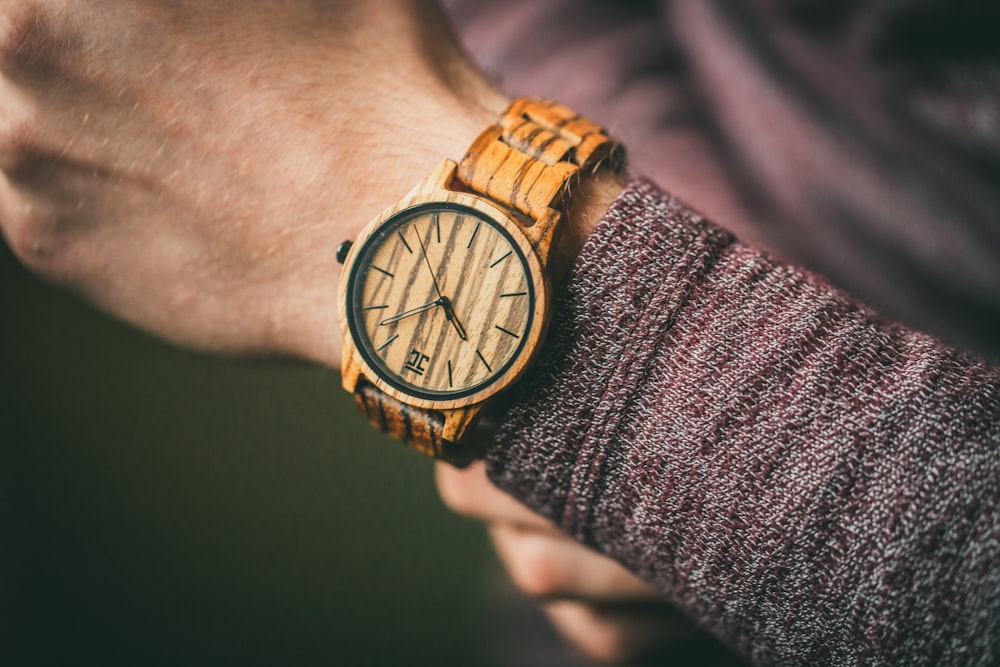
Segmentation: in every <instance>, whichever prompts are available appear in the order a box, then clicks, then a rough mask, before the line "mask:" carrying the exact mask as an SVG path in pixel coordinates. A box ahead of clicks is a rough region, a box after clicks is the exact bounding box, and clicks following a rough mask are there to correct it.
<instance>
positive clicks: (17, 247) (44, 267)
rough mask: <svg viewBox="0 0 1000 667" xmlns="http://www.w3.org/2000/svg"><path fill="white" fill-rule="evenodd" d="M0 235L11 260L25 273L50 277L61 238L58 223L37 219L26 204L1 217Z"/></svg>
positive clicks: (55, 264) (33, 210) (31, 208)
mask: <svg viewBox="0 0 1000 667" xmlns="http://www.w3.org/2000/svg"><path fill="white" fill-rule="evenodd" d="M3 229H4V235H5V236H6V237H7V243H8V245H9V246H10V249H11V252H13V253H14V256H15V257H17V259H18V260H19V261H20V262H21V263H22V264H24V265H25V266H26V267H28V268H29V269H31V270H33V271H36V272H38V273H43V274H49V275H54V274H55V273H56V269H57V267H58V264H57V262H58V258H59V256H60V255H61V252H60V249H61V248H62V246H63V245H64V242H65V234H64V233H63V230H62V229H61V226H60V225H59V224H58V221H56V220H54V219H51V218H47V217H46V216H42V215H39V214H38V213H37V212H36V210H35V209H34V208H33V207H32V206H31V205H28V204H22V205H19V206H18V207H17V208H16V209H15V210H14V211H12V212H11V211H8V212H7V214H6V215H5V216H4V225H3Z"/></svg>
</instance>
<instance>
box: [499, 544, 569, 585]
mask: <svg viewBox="0 0 1000 667" xmlns="http://www.w3.org/2000/svg"><path fill="white" fill-rule="evenodd" d="M506 552H507V554H506V556H507V557H506V558H505V564H506V565H507V571H508V573H509V574H510V578H511V581H513V582H514V585H515V586H516V587H517V588H518V589H519V590H520V591H521V592H522V593H524V594H525V595H529V596H531V597H539V598H546V597H553V596H557V595H560V594H562V593H564V592H565V588H566V572H565V569H564V568H563V564H562V562H561V559H560V558H559V557H558V553H557V551H556V549H554V548H553V546H552V545H549V544H547V543H546V542H545V541H544V540H516V538H515V541H514V542H513V543H512V544H510V545H509V548H508V549H507V550H506Z"/></svg>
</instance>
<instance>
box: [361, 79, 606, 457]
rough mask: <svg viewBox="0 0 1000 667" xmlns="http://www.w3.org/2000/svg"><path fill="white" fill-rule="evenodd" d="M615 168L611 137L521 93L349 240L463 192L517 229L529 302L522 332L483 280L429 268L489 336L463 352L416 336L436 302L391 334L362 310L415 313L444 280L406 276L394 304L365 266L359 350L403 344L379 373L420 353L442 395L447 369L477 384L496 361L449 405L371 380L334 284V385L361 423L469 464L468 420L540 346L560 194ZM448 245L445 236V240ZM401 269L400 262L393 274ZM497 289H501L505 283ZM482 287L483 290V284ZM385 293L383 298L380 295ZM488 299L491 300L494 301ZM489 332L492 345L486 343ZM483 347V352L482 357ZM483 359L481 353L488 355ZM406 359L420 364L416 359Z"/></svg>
mask: <svg viewBox="0 0 1000 667" xmlns="http://www.w3.org/2000/svg"><path fill="white" fill-rule="evenodd" d="M621 162H622V149H621V146H620V144H618V142H616V141H615V140H613V139H612V138H610V137H609V136H608V135H607V133H606V132H605V131H604V130H603V128H601V127H600V126H599V125H597V124H596V123H593V122H591V121H589V120H588V119H586V118H583V117H582V116H580V115H579V114H577V113H575V112H574V111H573V110H572V109H569V108H568V107H565V106H563V105H560V104H557V103H554V102H550V101H546V100H536V99H532V98H520V99H517V100H515V101H514V102H513V103H512V104H511V106H510V107H509V108H508V109H507V111H506V112H505V113H504V114H503V115H502V116H501V118H500V119H499V121H498V122H497V124H496V125H493V126H491V127H488V128H486V130H484V131H483V132H482V133H481V134H480V135H479V137H477V138H476V140H475V141H474V142H473V144H472V146H470V148H469V151H468V152H467V153H466V155H465V156H464V157H463V159H462V160H461V161H460V162H459V163H458V164H457V165H456V164H455V163H452V162H448V161H446V162H445V163H444V164H443V165H442V167H440V168H439V169H438V170H436V171H435V172H434V173H433V174H431V175H430V176H429V177H428V179H427V180H425V182H424V183H422V184H420V185H418V186H417V187H416V188H415V189H414V191H413V192H412V193H411V197H410V198H408V199H407V200H404V202H401V203H400V204H399V205H397V206H395V207H393V208H392V209H390V210H389V211H386V212H384V213H383V214H382V215H381V216H380V217H379V218H378V219H376V220H375V221H373V222H372V223H371V224H370V225H369V226H368V227H367V228H366V230H365V231H364V232H363V233H362V238H361V239H359V244H361V243H363V242H364V241H366V240H367V239H368V238H370V237H371V236H372V234H374V233H376V231H377V230H378V229H379V227H380V225H383V224H386V223H387V221H389V220H391V218H392V216H393V215H395V214H397V213H398V212H399V211H402V210H405V208H406V207H407V206H414V205H417V204H419V203H420V202H423V201H434V200H435V198H438V199H439V200H440V199H444V200H452V201H455V200H456V199H461V198H462V195H461V194H460V193H463V192H469V193H471V194H472V195H476V196H480V197H486V198H487V199H485V200H484V199H476V197H471V198H468V199H464V200H463V201H467V202H469V203H470V205H472V206H474V207H475V208H477V209H479V210H482V211H483V212H484V213H486V214H487V215H488V216H490V218H491V219H494V220H497V221H498V223H499V224H500V225H501V226H503V227H504V228H507V229H508V230H511V228H516V229H514V230H511V231H512V234H514V235H515V237H516V238H517V246H518V247H519V248H520V249H521V251H522V252H524V253H525V257H526V259H527V269H528V273H527V275H526V278H525V280H526V281H527V282H526V283H525V284H529V285H531V286H532V288H533V289H534V291H535V299H534V303H533V304H532V305H531V307H530V315H531V318H532V319H531V324H530V325H526V324H525V322H524V319H523V317H524V311H518V310H517V308H515V307H513V306H512V307H511V308H510V309H509V312H508V313H507V314H506V315H503V316H500V317H499V318H498V317H497V315H496V313H495V312H488V311H489V310H490V309H491V308H492V309H493V310H496V306H495V302H496V301H497V299H496V298H493V299H492V300H490V299H481V300H479V301H477V300H476V297H477V296H478V295H479V294H480V292H481V291H484V287H483V280H484V278H482V275H484V274H482V273H479V274H476V273H463V272H462V271H459V272H457V273H456V274H454V275H456V276H457V277H456V278H455V279H452V278H450V275H451V273H450V272H448V271H443V270H442V271H440V273H442V274H448V275H449V277H447V278H445V280H446V281H456V282H455V284H456V285H457V281H462V280H466V281H469V282H470V283H471V284H472V285H473V286H472V287H470V288H469V289H468V291H467V294H469V295H472V299H471V301H470V300H466V301H462V300H461V299H458V300H457V302H456V306H457V307H456V312H457V313H458V314H459V318H460V319H461V318H462V317H463V316H464V318H466V319H468V320H469V321H470V322H475V323H476V324H475V327H477V329H476V333H477V335H479V336H480V337H482V339H483V340H490V344H489V345H488V346H486V345H484V346H471V347H468V348H467V349H465V350H464V351H463V350H460V349H459V345H458V343H455V342H454V340H455V338H454V337H451V340H452V342H450V343H449V342H448V341H449V336H448V335H447V334H448V332H447V330H445V331H444V332H443V333H444V334H445V335H442V336H438V337H437V338H434V336H432V335H425V334H427V333H428V332H427V331H426V330H427V328H428V327H429V326H430V327H434V326H440V325H441V322H440V319H441V318H440V317H439V315H440V313H439V312H437V310H438V308H436V307H432V308H428V309H427V310H420V311H419V312H417V313H415V314H414V315H412V316H407V317H406V318H404V319H405V320H412V321H407V322H406V326H403V322H404V320H403V319H401V320H398V321H395V322H392V323H391V325H393V326H395V327H396V328H395V329H394V330H393V331H390V330H389V329H388V328H387V327H388V326H389V325H386V324H382V323H381V322H382V321H384V320H385V319H386V318H385V317H383V316H381V315H378V314H373V313H381V312H382V311H386V312H393V313H396V314H397V315H398V314H405V313H407V312H408V311H409V310H412V309H417V310H419V309H420V308H421V307H423V306H425V305H427V304H429V303H431V302H433V301H434V298H435V296H434V295H435V294H438V292H440V293H441V294H446V295H447V292H448V291H449V290H452V289H453V287H454V285H453V284H452V282H447V284H439V285H430V286H428V284H427V283H428V282H429V276H430V275H431V272H427V274H426V275H427V277H425V278H414V280H413V281H412V284H409V285H408V288H409V289H416V290H417V291H418V293H419V295H420V296H418V298H416V299H415V300H411V299H409V298H408V297H404V296H399V295H397V296H396V298H394V299H389V298H388V297H386V298H383V299H380V298H379V297H380V294H379V290H380V287H379V285H380V284H383V285H384V284H385V281H386V280H389V279H390V278H389V275H388V274H395V272H394V271H393V270H392V269H391V268H388V267H385V266H379V265H378V263H377V262H373V265H376V266H377V268H378V269H382V270H384V273H383V274H382V275H376V274H378V273H379V272H378V270H376V269H372V271H374V272H375V273H372V275H373V276H375V281H374V282H373V283H372V285H373V287H372V289H371V291H370V293H369V294H366V295H365V297H364V299H363V300H364V301H365V305H367V306H385V308H380V309H378V310H372V311H367V312H368V313H369V314H368V315H367V316H364V317H365V318H366V320H365V321H366V325H365V326H366V328H367V330H368V331H372V332H374V333H373V334H372V335H371V340H372V341H373V343H372V344H371V345H370V346H369V351H368V353H369V354H370V353H371V349H375V348H377V347H378V346H379V345H381V344H382V343H380V342H377V341H378V340H379V336H381V340H382V341H383V342H384V341H386V340H389V339H390V338H391V337H392V336H393V335H397V336H398V338H396V339H393V341H392V342H390V343H388V344H386V347H385V348H384V349H386V350H387V349H388V348H389V347H391V346H392V345H394V344H395V342H397V341H400V342H402V343H403V344H401V345H400V346H399V348H398V349H399V351H398V352H397V351H395V350H394V351H393V352H392V353H391V355H392V356H391V358H390V359H389V360H388V361H387V362H386V368H395V367H399V366H400V364H401V363H403V365H404V366H405V360H404V357H405V355H406V354H410V353H412V352H414V351H418V352H420V353H421V355H424V354H426V356H427V360H426V363H427V369H426V371H429V372H428V375H427V376H426V379H427V381H428V382H429V386H431V387H432V388H441V387H443V386H444V384H445V382H446V381H447V382H449V383H451V384H452V385H453V384H454V382H455V377H454V373H455V369H456V368H457V367H459V366H461V367H462V369H463V370H464V371H465V372H469V371H468V369H470V368H472V369H475V368H478V370H479V371H480V372H484V371H485V372H486V373H487V374H486V375H485V376H484V377H487V378H488V377H489V374H490V373H492V372H494V371H495V370H496V369H494V368H493V367H492V365H491V361H492V363H497V360H498V359H499V360H501V363H507V366H508V367H507V368H506V370H504V372H502V373H500V375H499V376H498V377H496V378H495V379H494V380H493V382H491V383H488V386H486V387H485V388H483V389H482V390H480V391H476V392H474V393H473V394H471V395H468V396H464V397H462V398H459V399H444V400H440V401H436V400H433V399H423V398H419V397H417V396H414V395H411V394H408V393H407V392H406V391H400V390H399V389H397V388H395V387H393V386H392V384H391V383H389V382H386V381H385V379H384V378H381V377H379V373H380V372H381V373H385V372H386V369H382V370H381V371H376V370H375V368H373V367H372V366H370V365H369V364H368V363H367V362H366V361H365V359H364V358H363V355H362V354H360V353H359V352H358V346H357V341H354V340H351V336H350V335H349V331H348V329H349V327H348V323H347V320H348V319H349V318H348V316H347V315H345V313H346V312H347V309H349V308H351V307H352V304H351V303H349V302H348V299H347V295H346V289H344V285H343V284H342V286H341V320H342V324H343V326H344V330H345V338H346V340H345V345H344V368H343V370H344V387H345V388H346V389H348V390H349V391H354V392H355V394H356V402H357V404H358V408H359V409H360V410H361V412H362V413H364V414H365V415H367V416H368V418H369V420H370V421H371V422H372V424H373V425H374V426H376V427H377V428H380V429H381V430H383V431H385V432H387V433H389V434H390V435H392V436H394V437H396V438H399V439H401V440H404V441H406V442H408V443H410V444H411V446H413V447H414V448H416V449H418V450H419V451H422V452H424V453H427V454H430V455H432V456H436V457H438V458H442V459H444V460H448V461H450V462H452V463H455V464H457V465H463V464H464V463H467V462H468V460H469V457H473V456H478V455H479V454H480V452H478V451H476V450H475V448H474V447H473V446H472V445H471V444H468V443H467V440H468V438H465V436H466V434H467V433H468V431H469V426H470V425H471V424H473V423H474V422H475V419H476V417H477V415H478V414H479V413H480V411H481V410H482V408H483V405H484V402H485V401H486V400H487V399H489V398H490V397H492V396H493V395H494V394H495V393H496V392H498V391H501V390H502V389H504V388H505V387H507V386H509V385H510V384H511V383H512V382H514V381H516V380H517V379H518V378H519V377H520V376H521V375H522V374H523V373H524V371H525V369H526V368H527V367H528V366H529V364H530V363H531V361H532V360H533V358H534V356H535V354H537V351H538V349H539V348H540V346H541V341H542V337H543V335H544V331H545V327H546V325H547V321H548V313H549V308H548V302H549V293H548V283H547V281H546V278H545V275H544V273H545V267H546V264H547V262H548V258H549V255H550V253H551V250H552V246H553V244H554V243H555V242H556V241H557V239H558V231H559V228H560V223H561V221H562V219H563V214H562V211H563V209H564V208H565V202H564V201H563V200H564V198H566V197H568V196H571V193H572V191H573V186H574V183H575V180H576V179H577V178H580V177H581V175H586V174H588V173H592V172H593V171H595V170H597V169H599V168H605V167H609V168H613V169H617V168H618V167H619V166H620V165H621ZM498 206H499V208H498ZM504 208H506V209H509V211H510V213H505V212H504V211H503V209H504ZM462 228H463V226H462V225H452V231H454V233H455V234H462V233H464V234H471V232H469V231H468V230H467V229H465V231H464V232H463V231H462ZM416 231H417V232H418V233H420V234H423V236H421V237H420V239H419V241H422V242H426V243H431V242H432V241H433V242H437V230H436V229H432V228H431V227H430V226H428V225H426V224H425V225H424V226H423V227H421V228H419V229H417V230H416ZM447 234H448V233H447V232H446V235H447ZM457 238H458V237H455V238H451V236H449V240H450V242H452V245H454V244H455V242H456V240H457ZM414 240H418V239H416V238H414V237H413V236H412V235H411V236H407V234H406V232H405V231H404V232H403V233H402V234H401V236H400V243H398V244H396V247H395V248H394V249H393V250H391V251H390V254H392V253H393V252H395V253H397V257H396V259H395V260H387V263H388V262H389V261H398V259H399V257H402V256H403V254H404V253H406V254H414V253H415V251H416V248H414V243H413V241H414ZM484 246H485V244H484ZM387 247H388V246H387ZM494 250H497V248H496V247H495V244H494V247H493V248H492V249H490V248H488V247H484V249H483V250H481V252H483V253H490V252H493V251H494ZM357 256H358V254H357V253H356V252H353V251H352V257H349V258H348V260H347V262H346V264H345V272H350V271H353V270H354V268H353V266H354V265H353V263H354V261H355V260H357ZM489 258H490V260H491V262H492V259H494V257H493V255H489ZM470 261H472V260H470ZM480 265H481V263H480ZM487 266H488V264H487ZM412 268H413V267H410V269H412ZM405 272H406V268H405V267H404V270H403V273H405ZM408 275H414V276H416V275H418V273H417V272H412V271H411V272H410V274H408ZM501 283H502V284H504V285H505V284H506V282H504V281H501ZM501 283H498V284H501ZM512 284H513V283H512ZM485 291H487V292H488V291H489V289H488V288H487V289H485ZM494 291H495V290H494ZM509 291H510V292H511V293H515V292H519V291H530V290H522V289H521V288H520V287H517V286H514V287H510V289H509ZM388 293H389V292H388V291H387V292H386V294H388ZM408 294H409V292H408ZM493 296H494V297H496V294H494V295H493ZM449 298H451V297H450V296H449ZM504 298H506V299H508V300H510V302H511V304H513V303H514V299H513V298H512V297H504ZM490 301H492V302H493V303H494V305H493V306H491V305H490ZM421 304H423V305H421ZM435 317H437V318H438V321H437V324H431V323H432V322H434V318H435ZM447 326H451V325H447ZM430 333H431V334H433V332H430ZM438 333H442V332H440V331H439V332H438ZM404 334H405V336H404ZM490 336H492V337H493V338H492V339H490V338H489V337H490ZM420 340H426V341H431V340H436V341H437V342H436V343H435V347H434V350H433V355H431V354H429V353H428V352H427V351H426V350H424V349H423V348H417V347H416V346H415V345H416V344H417V343H418V342H419V341H420ZM518 341H522V342H523V349H520V351H518V350H514V352H513V353H512V352H511V350H512V349H514V348H513V346H514V345H515V344H516V343H517V342H518ZM483 347H489V349H488V350H483ZM376 351H380V350H376ZM472 351H474V352H475V357H473V356H472ZM488 354H489V355H491V356H489V357H488V356H487V355H488ZM509 354H514V358H513V359H512V360H510V361H509V363H508V362H507V361H505V360H506V359H507V357H508V355H509ZM401 355H402V356H401ZM417 358H418V359H420V358H422V356H421V357H417ZM441 359H445V360H448V361H451V368H449V367H448V366H447V365H441V363H440V360H441ZM432 360H436V362H437V365H434V362H433V361H432ZM431 365H434V370H433V371H430V366H431ZM446 374H449V375H450V376H451V377H448V375H446ZM477 381H478V380H477V378H476V376H475V372H471V373H470V374H469V375H468V376H466V377H463V378H462V379H461V382H465V383H468V384H470V385H475V383H476V382H477ZM459 443H460V444H459Z"/></svg>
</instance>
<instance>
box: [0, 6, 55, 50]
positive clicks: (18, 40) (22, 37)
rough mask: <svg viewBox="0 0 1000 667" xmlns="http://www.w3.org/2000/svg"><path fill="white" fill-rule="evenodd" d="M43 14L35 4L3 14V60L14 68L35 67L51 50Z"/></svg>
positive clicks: (0, 45) (0, 47)
mask: <svg viewBox="0 0 1000 667" xmlns="http://www.w3.org/2000/svg"><path fill="white" fill-rule="evenodd" d="M46 32H47V31H46V29H45V22H44V17H43V15H42V12H41V11H39V9H38V8H37V7H35V6H34V5H33V3H22V4H19V5H17V6H15V7H10V8H8V9H7V10H6V11H4V12H3V13H2V14H0V57H2V58H3V62H4V63H6V64H12V65H31V64H33V63H34V62H35V61H37V60H38V59H39V57H40V56H41V54H43V53H45V52H46V51H47V49H48V45H47V43H48V41H49V40H48V39H47V38H46Z"/></svg>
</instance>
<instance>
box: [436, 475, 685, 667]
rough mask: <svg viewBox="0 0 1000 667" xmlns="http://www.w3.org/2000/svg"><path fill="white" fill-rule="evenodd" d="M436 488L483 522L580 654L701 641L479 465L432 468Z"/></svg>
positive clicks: (635, 655) (640, 653) (643, 650)
mask: <svg viewBox="0 0 1000 667" xmlns="http://www.w3.org/2000/svg"><path fill="white" fill-rule="evenodd" d="M437 484H438V491H439V492H440V494H441V497H442V499H443V500H444V502H445V504H446V505H448V507H449V508H451V509H452V510H454V511H455V512H458V513H459V514H463V515H465V516H468V517H471V518H474V519H477V520H480V521H484V522H485V523H486V525H487V528H488V529H489V532H490V536H491V537H492V539H493V543H494V545H495V546H496V549H497V553H498V554H499V556H500V559H501V561H502V562H503V564H504V566H505V567H506V568H507V571H508V573H509V574H510V577H511V579H512V580H513V582H514V584H515V585H516V586H517V587H518V588H519V589H521V591H523V592H524V593H525V594H527V595H530V596H532V597H534V598H536V599H537V600H538V601H539V602H540V604H541V605H542V608H543V609H544V610H545V612H546V614H547V615H548V617H549V618H550V619H551V621H552V623H553V625H554V626H555V627H556V629H557V630H558V631H559V632H560V633H561V634H562V635H563V636H564V637H565V638H566V639H567V640H568V641H569V642H570V643H571V644H572V645H573V646H574V647H575V648H576V649H578V650H579V651H580V652H581V653H583V654H584V655H585V656H587V657H589V658H592V659H596V660H601V661H607V662H632V661H636V660H640V659H641V658H642V657H644V656H649V655H651V654H653V653H656V654H666V655H669V653H670V651H671V649H672V648H673V647H678V646H682V645H684V644H685V642H689V641H690V640H692V639H695V638H698V637H699V636H700V633H699V632H698V631H697V630H696V629H695V628H694V626H693V625H692V624H691V622H690V621H688V620H687V619H686V618H684V617H683V616H682V615H681V614H680V613H679V612H677V611H676V610H674V609H673V608H672V607H671V606H670V605H668V604H667V603H666V602H664V601H663V599H662V597H661V596H660V595H659V593H657V592H656V590H654V589H653V588H652V587H651V586H650V585H649V584H647V583H645V582H643V581H642V580H641V579H639V578H638V577H636V576H635V575H633V574H632V573H630V572H629V571H627V570H626V569H625V568H624V567H622V566H621V565H619V564H618V563H617V562H615V561H613V560H611V559H610V558H608V557H606V556H603V555H601V554H598V553H597V552H595V551H592V550H590V549H588V548H586V547H584V546H582V545H581V544H579V543H578V542H575V541H574V540H572V539H570V538H568V537H566V536H565V535H564V534H563V533H562V532H560V531H559V530H558V529H557V528H555V527H554V526H553V525H552V524H551V523H549V522H548V521H547V520H545V519H543V518H542V517H540V516H538V515H537V514H535V513H534V512H532V511H530V510H529V509H527V508H526V507H524V506H523V505H521V504H520V503H518V502H517V501H515V500H514V499H513V498H511V497H510V496H508V495H507V494H505V493H503V492H501V491H499V490H498V489H497V488H496V487H494V486H493V485H492V484H491V483H490V482H489V480H488V479H487V478H486V472H485V466H484V465H483V464H482V463H481V462H480V463H475V464H473V465H471V466H469V467H468V468H466V469H464V470H458V469H456V468H453V467H451V466H448V465H445V464H438V466H437Z"/></svg>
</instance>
